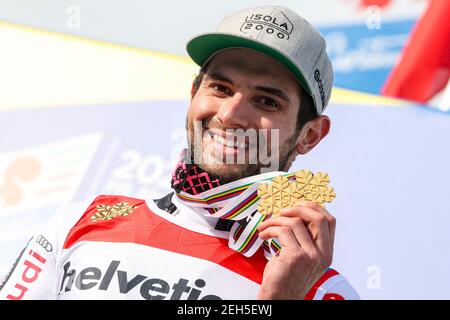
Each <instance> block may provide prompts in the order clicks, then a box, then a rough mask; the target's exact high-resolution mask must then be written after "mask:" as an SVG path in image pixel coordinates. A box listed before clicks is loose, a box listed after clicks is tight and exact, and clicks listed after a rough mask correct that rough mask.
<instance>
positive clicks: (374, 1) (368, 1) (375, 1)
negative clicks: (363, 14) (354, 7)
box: [360, 0, 391, 8]
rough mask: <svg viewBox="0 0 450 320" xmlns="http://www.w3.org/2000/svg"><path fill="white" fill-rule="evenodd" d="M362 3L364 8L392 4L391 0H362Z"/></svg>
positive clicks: (382, 6)
mask: <svg viewBox="0 0 450 320" xmlns="http://www.w3.org/2000/svg"><path fill="white" fill-rule="evenodd" d="M360 2H361V3H360V5H361V6H363V7H364V8H367V7H369V6H378V7H380V8H384V7H386V6H388V5H389V4H391V0H360Z"/></svg>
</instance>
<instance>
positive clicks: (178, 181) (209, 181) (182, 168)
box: [171, 149, 221, 195]
mask: <svg viewBox="0 0 450 320" xmlns="http://www.w3.org/2000/svg"><path fill="white" fill-rule="evenodd" d="M189 157H190V156H189V152H188V150H187V149H184V150H183V152H182V153H181V156H180V161H179V162H178V164H177V165H176V167H175V170H174V171H173V172H172V181H171V186H172V189H174V190H175V191H176V192H177V193H178V192H180V191H183V192H186V193H189V194H191V195H196V194H199V193H202V192H204V191H207V190H210V189H213V188H216V187H218V186H220V184H221V183H220V180H219V178H218V177H215V176H214V175H212V174H210V173H208V172H206V171H204V170H203V169H201V168H200V167H198V166H197V165H195V164H193V161H192V159H190V158H189Z"/></svg>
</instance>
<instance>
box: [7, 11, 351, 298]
mask: <svg viewBox="0 0 450 320" xmlns="http://www.w3.org/2000/svg"><path fill="white" fill-rule="evenodd" d="M187 51H188V53H189V55H190V56H191V57H192V59H193V60H194V61H195V62H196V63H197V64H198V65H200V66H201V70H200V74H199V76H198V77H197V78H196V79H195V80H194V83H193V85H192V89H191V93H192V99H191V103H190V107H189V111H188V114H187V135H188V142H189V148H188V149H187V150H185V151H184V153H183V154H182V157H181V160H180V163H179V164H178V165H177V167H176V168H175V170H174V174H173V178H172V187H173V189H174V192H173V193H170V194H169V195H167V196H165V197H163V198H162V199H159V200H156V201H152V200H147V201H146V200H140V199H134V198H130V197H125V196H99V197H97V198H96V199H95V200H94V201H93V202H92V203H90V204H89V203H80V204H75V205H72V206H70V207H69V208H64V209H62V212H61V213H59V214H57V215H55V217H54V218H53V219H51V220H50V221H49V222H48V223H47V224H46V225H45V227H44V228H43V229H42V230H41V231H40V232H38V233H37V234H36V235H35V236H34V237H33V238H32V239H31V240H30V242H29V244H28V246H27V248H25V249H24V251H23V252H22V255H21V257H20V259H19V260H18V261H17V263H16V265H15V267H14V268H13V270H12V272H11V273H10V275H9V276H8V277H7V279H6V281H5V282H4V284H3V287H2V288H1V291H0V297H1V298H6V299H33V298H34V299H36V298H37V299H39V298H41V299H51V298H58V299H108V298H112V299H125V298H127V299H142V298H143V299H149V300H159V299H188V300H198V299H257V298H258V299H357V298H358V295H357V293H356V292H355V290H354V289H353V288H352V287H351V285H350V284H349V283H348V282H347V280H346V279H345V278H344V277H343V276H341V275H340V274H339V273H337V272H336V271H335V270H333V269H330V268H329V266H330V264H331V262H332V256H333V242H334V233H335V226H336V224H335V219H334V217H333V216H332V215H331V214H330V213H329V212H328V211H327V210H326V209H324V208H323V207H322V206H320V205H318V204H316V203H313V202H300V203H296V204H295V205H292V206H290V207H287V208H285V209H283V210H281V211H280V212H279V214H278V215H277V216H275V215H274V216H273V217H271V214H268V215H264V214H262V213H261V212H259V211H258V210H256V206H257V200H258V197H257V196H256V195H257V192H256V189H257V187H259V186H261V185H262V184H264V183H270V181H272V183H273V182H274V181H275V179H278V178H279V177H285V178H286V179H288V178H287V177H290V178H292V175H289V174H286V172H285V171H287V170H288V169H289V167H290V166H291V164H292V162H293V161H294V159H295V158H296V156H297V155H299V154H305V153H307V152H309V151H310V150H311V149H313V148H314V147H315V146H316V145H317V144H318V143H319V142H320V141H321V140H322V139H323V138H324V137H325V136H326V135H327V133H328V131H329V128H330V119H329V118H328V117H327V116H324V115H321V113H322V112H323V110H324V109H325V107H326V105H327V103H328V100H329V98H330V93H331V87H332V67H331V62H330V60H329V58H328V56H327V54H326V51H325V42H324V40H323V38H322V37H321V35H320V34H319V33H318V32H317V31H316V30H315V29H314V28H313V27H312V26H311V25H310V24H309V23H308V22H306V21H305V20H304V19H303V18H302V17H300V16H299V15H298V14H296V13H295V12H293V11H291V10H289V9H287V8H284V7H277V6H264V7H258V8H251V9H246V10H242V11H239V12H236V13H234V14H232V15H230V16H228V17H226V18H225V19H224V20H223V21H222V23H221V24H220V26H219V28H218V30H217V32H214V33H209V34H204V35H200V36H198V37H195V38H194V39H192V40H191V41H190V42H189V43H188V45H187ZM239 130H241V131H239ZM252 130H253V131H252ZM199 131H200V134H199ZM242 131H245V134H242ZM248 132H250V133H251V132H255V133H258V134H257V135H256V134H255V136H254V137H256V140H255V139H253V138H252V137H251V135H250V134H248ZM260 133H263V134H260ZM266 147H267V149H268V150H269V151H268V155H269V160H270V161H266V160H267V159H264V157H262V153H261V150H262V149H263V148H266ZM255 154H256V156H255ZM242 159H243V161H242ZM239 160H241V161H239ZM277 177H278V178H277ZM286 181H287V180H286ZM258 231H259V232H258ZM280 246H281V249H280Z"/></svg>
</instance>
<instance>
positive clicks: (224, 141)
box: [212, 134, 245, 149]
mask: <svg viewBox="0 0 450 320" xmlns="http://www.w3.org/2000/svg"><path fill="white" fill-rule="evenodd" d="M212 139H213V140H214V141H216V142H218V143H220V144H223V145H224V146H226V147H228V148H239V149H244V148H245V142H234V141H232V140H227V139H225V138H224V137H222V136H219V135H217V134H213V135H212Z"/></svg>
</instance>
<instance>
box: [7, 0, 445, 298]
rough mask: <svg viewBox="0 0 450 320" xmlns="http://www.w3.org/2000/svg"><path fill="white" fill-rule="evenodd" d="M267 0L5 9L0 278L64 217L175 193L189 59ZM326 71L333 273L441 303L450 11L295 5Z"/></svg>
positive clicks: (363, 285)
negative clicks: (43, 229) (228, 20)
mask: <svg viewBox="0 0 450 320" xmlns="http://www.w3.org/2000/svg"><path fill="white" fill-rule="evenodd" d="M264 4H274V2H272V1H256V0H245V1H243V0H240V1H225V2H217V3H214V4H212V3H211V1H206V0H194V1H189V2H180V1H173V0H166V1H144V0H127V1H125V0H108V1H106V0H84V1H81V0H78V1H77V0H72V1H67V0H58V1H54V0H53V1H52V0H39V1H30V0H13V1H6V0H0V252H1V255H0V279H1V278H2V277H4V276H5V275H6V274H7V272H8V270H9V268H10V266H11V265H12V263H13V262H14V260H15V258H16V257H17V256H18V254H19V252H20V250H21V249H22V248H23V247H24V246H25V245H26V242H27V239H29V237H30V236H31V235H32V233H33V232H34V231H35V230H37V229H38V228H39V226H40V225H42V224H43V223H44V222H45V221H46V220H47V219H48V218H49V217H50V216H51V215H52V214H54V213H55V212H56V210H58V208H60V207H61V206H63V205H64V204H67V203H71V202H74V201H79V200H84V199H93V198H94V197H95V196H96V195H99V194H124V195H128V196H135V197H142V198H146V199H148V200H149V201H150V200H151V199H155V198H158V197H160V196H162V195H164V194H166V193H167V192H168V191H170V174H171V171H172V169H173V167H174V165H175V161H176V160H177V157H178V154H179V152H180V151H181V149H182V148H183V147H184V146H185V145H186V137H185V129H184V123H185V114H186V110H187V108H188V106H189V93H190V88H191V82H192V80H193V78H194V77H195V75H196V73H197V72H198V67H196V66H195V65H194V64H193V63H192V62H191V61H190V59H189V58H188V56H187V54H186V52H185V44H186V42H187V41H188V40H189V39H190V38H191V37H193V36H194V35H196V34H198V33H204V32H209V31H213V30H214V29H215V28H216V26H217V25H218V24H219V22H220V20H221V19H222V18H223V17H224V16H226V15H228V14H230V13H232V12H233V11H236V10H239V9H242V8H246V7H251V6H256V5H264ZM276 4H281V5H284V6H287V7H289V8H291V9H293V10H296V11H297V12H299V13H300V14H301V15H303V16H304V17H305V18H306V19H308V20H309V21H310V22H311V23H312V24H313V25H315V26H316V27H317V28H318V29H319V31H320V32H321V33H322V34H323V35H324V36H325V38H326V40H327V50H328V53H329V55H330V57H331V58H332V60H333V66H334V71H335V81H334V89H333V94H332V98H331V102H330V106H329V107H328V108H327V111H326V112H325V113H326V114H328V115H329V116H330V117H331V119H332V130H331V133H330V135H329V136H328V137H327V139H325V140H324V141H323V142H322V143H321V144H320V145H319V146H318V147H317V148H316V149H315V150H313V151H312V152H311V153H310V154H308V155H306V156H304V157H300V158H298V159H297V161H296V162H295V164H294V166H293V167H292V168H291V169H292V170H297V169H301V168H308V169H311V170H313V171H319V170H320V171H326V172H328V173H329V174H330V177H331V184H332V185H333V187H334V188H335V189H336V191H337V199H336V200H335V201H334V202H333V203H332V204H331V205H330V206H329V207H328V209H329V210H330V212H331V213H332V214H334V215H335V216H336V217H337V220H338V229H337V234H336V248H335V258H334V262H333V267H335V268H336V269H338V270H339V271H341V273H343V274H344V275H345V276H346V277H347V278H348V279H349V280H350V282H351V283H352V284H353V285H354V286H355V287H356V289H357V290H358V292H359V293H360V295H361V297H362V298H364V299H449V298H450V294H449V292H450V291H449V287H450V279H449V278H448V277H446V272H447V271H448V266H449V265H450V232H448V231H449V226H450V205H449V203H448V198H449V196H448V195H449V191H448V190H449V189H450V188H449V187H450V183H449V181H450V172H449V170H448V163H450V146H449V142H448V139H447V137H449V136H450V114H449V110H450V86H449V77H450V19H448V17H449V16H450V1H448V0H315V1H307V0H296V1H278V2H277V3H276Z"/></svg>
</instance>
